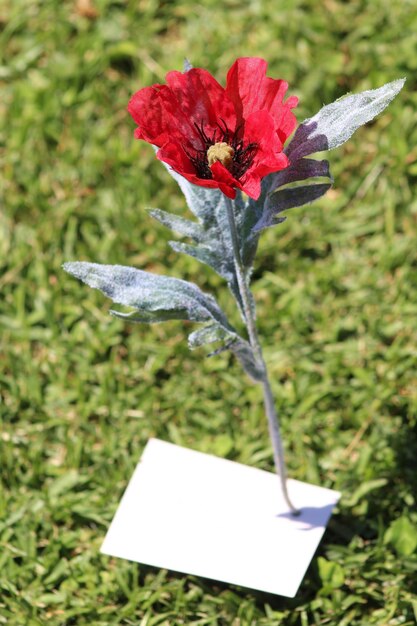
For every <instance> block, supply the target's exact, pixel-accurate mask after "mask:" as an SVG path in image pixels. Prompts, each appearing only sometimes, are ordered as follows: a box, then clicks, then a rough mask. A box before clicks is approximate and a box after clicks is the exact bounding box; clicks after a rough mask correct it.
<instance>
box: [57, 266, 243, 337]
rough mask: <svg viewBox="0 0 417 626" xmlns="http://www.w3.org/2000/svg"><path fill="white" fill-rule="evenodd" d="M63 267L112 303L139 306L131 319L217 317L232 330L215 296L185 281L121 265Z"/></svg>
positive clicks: (205, 320)
mask: <svg viewBox="0 0 417 626" xmlns="http://www.w3.org/2000/svg"><path fill="white" fill-rule="evenodd" d="M63 267H64V269H65V270H66V271H67V272H69V273H70V274H72V275H73V276H75V277H76V278H79V279H80V280H82V281H83V282H85V283H86V284H87V285H89V286H90V287H93V288H95V289H100V291H102V292H103V293H104V294H105V295H106V296H108V297H109V298H111V299H112V300H113V302H116V303H117V304H124V305H126V306H130V307H133V308H134V309H136V311H135V312H134V314H132V315H129V319H131V320H132V321H137V322H160V321H164V320H166V319H180V320H184V319H187V320H191V321H194V322H207V321H210V320H216V321H218V322H220V323H221V324H222V325H224V326H225V327H226V328H228V327H229V328H230V329H231V327H230V326H229V324H228V322H227V320H226V318H225V316H224V314H223V312H222V311H221V309H220V308H219V306H218V305H217V303H216V301H215V299H214V298H213V297H212V296H210V295H208V294H205V293H203V292H202V291H201V290H200V289H199V287H197V285H194V284H192V283H189V282H187V281H185V280H180V279H178V278H171V277H168V276H158V275H156V274H151V273H149V272H144V271H142V270H137V269H135V268H133V267H123V266H121V265H99V264H97V263H83V262H76V263H65V264H64V266H63ZM119 316H121V317H123V314H122V315H119ZM231 330H232V329H231Z"/></svg>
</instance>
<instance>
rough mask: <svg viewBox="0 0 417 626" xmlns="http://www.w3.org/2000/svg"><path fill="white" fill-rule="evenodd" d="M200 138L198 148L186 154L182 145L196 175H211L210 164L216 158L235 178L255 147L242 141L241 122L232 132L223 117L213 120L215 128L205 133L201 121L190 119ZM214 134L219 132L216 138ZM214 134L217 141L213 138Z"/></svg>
mask: <svg viewBox="0 0 417 626" xmlns="http://www.w3.org/2000/svg"><path fill="white" fill-rule="evenodd" d="M194 127H195V129H196V130H197V133H198V136H199V138H200V141H201V144H200V145H201V148H200V149H197V148H194V149H193V154H190V153H189V152H188V151H187V150H186V148H185V147H184V151H185V153H186V155H187V156H188V158H189V159H190V161H191V163H192V164H193V165H194V167H195V170H196V174H197V176H198V177H199V178H203V179H210V178H213V174H212V172H211V169H210V167H211V166H212V165H213V163H215V162H216V161H220V163H222V164H223V165H224V166H225V167H226V168H227V169H228V170H229V171H230V172H231V174H232V175H233V177H234V178H236V179H239V178H241V176H243V175H244V174H245V172H246V171H247V170H248V169H249V167H250V166H251V165H252V162H253V159H254V158H255V155H256V152H257V150H258V144H256V143H249V144H248V145H246V146H245V145H244V142H243V137H242V135H243V132H242V131H243V124H242V123H241V124H239V125H238V126H237V127H236V129H235V130H234V131H231V130H230V129H229V127H228V126H227V123H226V122H225V120H224V119H223V118H219V120H218V121H217V128H215V129H214V130H213V131H212V130H210V131H209V132H210V133H211V135H210V134H209V133H208V132H207V131H206V130H205V121H204V120H202V121H201V122H200V123H197V122H194ZM218 135H220V136H219V137H218ZM217 137H218V140H217Z"/></svg>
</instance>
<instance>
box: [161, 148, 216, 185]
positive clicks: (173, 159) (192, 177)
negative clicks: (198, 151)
mask: <svg viewBox="0 0 417 626" xmlns="http://www.w3.org/2000/svg"><path fill="white" fill-rule="evenodd" d="M156 156H157V158H158V159H159V160H160V161H163V162H164V163H167V164H168V165H169V166H170V167H172V169H173V170H175V171H176V172H178V174H181V176H184V178H186V179H187V180H189V181H190V183H193V184H194V185H199V186H200V187H210V188H216V187H219V183H218V182H217V181H215V180H214V179H213V178H208V179H206V178H199V177H198V176H197V174H196V171H195V167H194V165H193V163H192V162H191V161H190V159H189V158H188V156H187V155H186V153H185V152H184V150H183V148H182V145H181V144H179V143H174V142H170V143H167V144H165V145H164V146H162V148H161V149H160V150H158V152H157V153H156Z"/></svg>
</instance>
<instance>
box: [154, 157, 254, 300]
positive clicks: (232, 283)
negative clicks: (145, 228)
mask: <svg viewBox="0 0 417 626" xmlns="http://www.w3.org/2000/svg"><path fill="white" fill-rule="evenodd" d="M166 167H167V170H168V172H169V173H170V174H171V176H172V177H173V178H174V180H175V181H176V182H177V183H178V185H179V186H180V189H181V191H182V192H183V194H184V196H185V199H186V201H187V204H188V207H189V208H190V210H191V211H192V213H194V215H195V216H196V217H197V219H198V220H199V223H197V224H196V228H195V229H194V231H193V230H192V228H191V226H190V224H192V222H191V221H189V220H184V221H182V222H181V223H180V222H179V221H178V218H177V216H171V215H170V214H168V213H165V212H161V211H157V213H156V214H155V212H154V211H152V212H151V215H153V217H156V219H158V220H159V221H163V220H164V223H165V224H166V225H167V226H169V227H170V228H173V230H175V227H174V226H176V227H177V229H178V228H182V230H183V233H182V234H184V235H185V236H189V237H190V238H191V239H193V241H194V243H195V244H196V245H190V244H185V243H180V242H170V245H171V247H172V248H173V250H175V251H176V252H184V253H185V254H188V255H190V256H192V257H194V258H195V259H198V260H199V261H201V262H202V263H205V264H207V265H209V266H210V267H211V268H212V269H214V270H215V271H216V272H217V273H218V274H219V275H220V276H221V277H222V278H224V279H225V280H226V281H227V284H228V286H229V288H230V290H231V292H232V293H233V295H234V297H235V299H236V301H237V303H238V305H239V308H240V311H241V312H242V311H243V306H242V300H241V296H240V292H239V287H238V282H237V277H236V269H235V263H234V257H233V247H232V241H231V236H230V231H229V224H228V219H227V211H226V199H225V196H224V195H223V193H222V192H221V191H220V190H219V189H208V188H206V187H198V186H197V185H193V184H192V183H190V182H189V181H188V180H186V179H185V178H184V177H183V176H181V175H180V174H178V173H177V172H175V171H174V170H173V169H172V168H170V167H168V166H166ZM162 214H163V215H162ZM168 215H169V216H170V217H169V218H167V216H168ZM169 220H170V221H171V223H169ZM184 222H188V223H184ZM171 224H172V225H171ZM186 230H188V233H186V232H185V231H186ZM248 272H249V269H248Z"/></svg>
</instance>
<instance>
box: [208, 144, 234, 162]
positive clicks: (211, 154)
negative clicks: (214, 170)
mask: <svg viewBox="0 0 417 626" xmlns="http://www.w3.org/2000/svg"><path fill="white" fill-rule="evenodd" d="M234 154H235V151H234V150H233V148H232V146H229V144H227V143H226V142H225V141H221V142H219V143H215V144H214V146H210V148H209V149H208V150H207V162H208V165H209V167H211V166H212V165H213V163H216V161H220V163H222V165H224V166H225V167H226V168H227V169H230V167H231V165H232V163H233V156H234Z"/></svg>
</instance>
